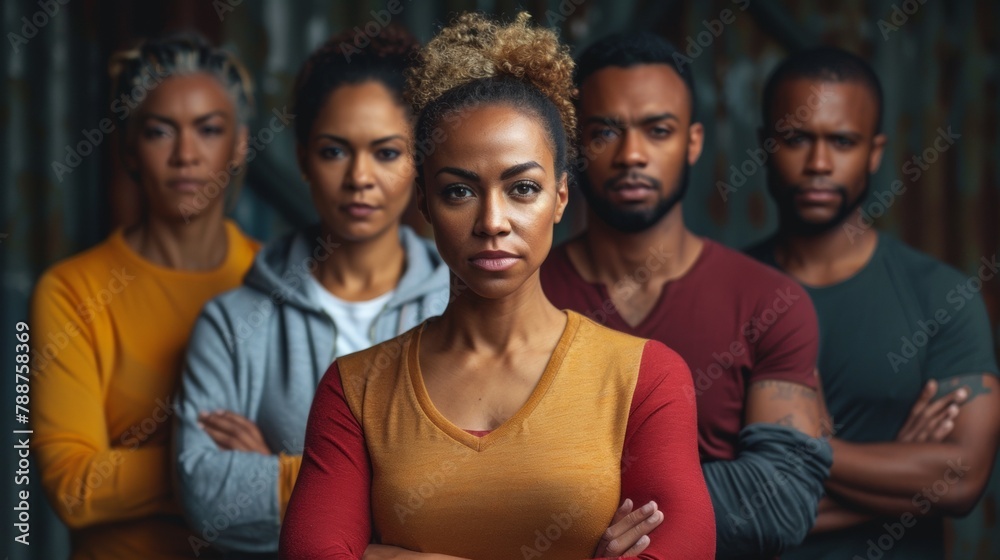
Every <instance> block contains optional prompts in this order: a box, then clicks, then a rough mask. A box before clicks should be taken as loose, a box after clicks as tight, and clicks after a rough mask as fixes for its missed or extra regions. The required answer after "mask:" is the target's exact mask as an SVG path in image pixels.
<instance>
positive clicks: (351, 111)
mask: <svg viewBox="0 0 1000 560" xmlns="http://www.w3.org/2000/svg"><path fill="white" fill-rule="evenodd" d="M356 39H365V41H359V40H356ZM367 39H368V38H367V37H360V38H359V37H355V36H354V35H353V34H352V35H343V36H338V37H334V38H331V39H330V40H329V41H327V43H326V44H324V45H323V46H321V47H320V48H319V49H318V50H317V51H315V52H314V53H313V54H312V55H311V56H310V58H309V59H308V60H307V61H306V63H305V65H304V66H303V68H302V70H301V71H300V73H299V76H298V79H297V80H296V85H295V109H294V114H295V119H296V120H295V131H296V140H297V155H298V160H299V165H300V167H301V169H302V172H303V177H304V178H305V179H306V181H307V182H308V183H309V187H310V192H311V194H312V198H313V201H314V203H315V205H316V209H317V212H318V214H319V216H320V223H319V224H318V225H315V226H311V227H307V228H303V229H301V230H299V231H296V232H294V233H293V234H291V235H289V236H287V237H285V238H283V239H279V240H277V241H274V242H272V243H270V244H269V245H267V246H266V247H265V248H264V249H262V250H261V252H260V254H259V255H258V256H257V258H256V260H255V261H254V264H253V267H252V268H251V269H250V271H249V272H248V273H247V275H246V277H245V279H244V282H243V286H242V287H240V288H238V289H236V290H233V291H231V292H228V293H226V294H223V295H222V296H220V297H218V298H216V299H214V300H212V301H210V302H209V303H208V304H207V305H206V306H205V308H204V310H203V312H202V314H201V317H200V318H199V319H198V322H197V324H196V325H195V328H194V331H193V334H192V337H191V341H190V343H189V347H188V353H187V358H186V361H185V364H184V373H183V377H182V381H181V387H180V390H179V391H178V396H177V398H176V402H175V410H176V412H177V422H176V429H175V445H176V452H177V463H176V467H177V468H176V471H177V479H178V485H179V494H180V498H181V503H182V505H183V508H184V511H185V514H186V516H187V519H188V522H189V523H190V525H191V529H192V536H191V538H190V539H189V542H190V544H191V546H192V548H193V549H194V550H195V551H199V550H201V549H203V548H206V547H212V548H219V549H222V550H224V551H228V552H230V556H231V557H239V556H249V555H254V556H255V557H257V555H264V556H268V555H274V556H276V553H277V550H278V535H279V528H280V523H281V518H282V516H283V514H284V509H285V505H286V504H287V502H288V497H289V495H290V494H291V490H292V486H293V485H294V483H295V478H296V476H297V475H298V469H299V465H300V463H301V453H302V444H303V439H304V436H305V426H306V420H307V415H308V412H309V406H310V404H311V402H312V399H313V394H314V392H315V389H316V386H317V384H318V383H319V380H320V378H321V377H322V376H323V373H324V372H325V371H326V370H327V368H328V367H329V365H330V364H331V363H332V362H333V360H334V358H337V357H338V356H342V355H344V354H347V353H352V352H356V351H358V350H362V349H364V348H367V347H368V346H371V345H373V344H375V343H378V342H382V341H384V340H387V339H390V338H392V337H395V336H396V335H398V334H400V333H403V332H405V331H407V330H409V329H410V328H411V327H413V326H415V325H417V324H419V323H420V322H421V321H423V320H424V319H426V318H427V317H430V316H433V315H438V314H440V312H441V311H442V310H444V308H445V307H446V305H447V300H448V278H449V272H448V267H447V265H445V264H444V262H443V261H442V260H441V258H440V257H439V256H438V254H437V251H436V249H435V247H434V244H433V243H432V242H430V241H428V240H425V239H422V238H420V237H418V236H417V235H416V234H415V233H414V232H413V231H412V230H411V229H410V228H408V227H406V226H403V225H401V223H400V222H401V218H402V215H403V212H404V210H405V209H406V207H407V205H408V203H409V200H410V195H411V191H412V188H413V182H414V173H415V166H414V158H413V154H412V151H411V143H412V130H411V115H410V114H409V112H408V110H407V108H406V106H405V104H404V103H403V102H402V98H401V95H402V89H403V81H404V71H405V70H406V67H407V65H408V63H409V61H410V60H411V58H412V56H411V55H412V51H413V50H415V48H416V42H415V41H413V40H412V38H411V37H410V36H409V35H408V34H407V33H406V32H404V31H402V30H400V29H397V28H395V27H394V26H390V28H387V29H386V30H383V32H382V33H381V34H380V35H379V37H377V38H374V39H371V41H370V42H367Z"/></svg>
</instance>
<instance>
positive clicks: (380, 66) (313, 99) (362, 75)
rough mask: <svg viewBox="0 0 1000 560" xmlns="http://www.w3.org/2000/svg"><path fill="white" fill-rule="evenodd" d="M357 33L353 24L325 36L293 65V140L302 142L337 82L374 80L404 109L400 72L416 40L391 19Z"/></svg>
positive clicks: (412, 55)
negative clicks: (372, 29) (298, 67)
mask: <svg viewBox="0 0 1000 560" xmlns="http://www.w3.org/2000/svg"><path fill="white" fill-rule="evenodd" d="M360 39H362V37H361V36H360V35H359V34H358V32H357V31H353V30H351V31H345V32H343V33H340V34H337V35H334V36H333V37H330V38H329V39H327V41H326V42H325V43H323V44H322V45H320V47H319V48H317V49H316V50H315V51H313V53H312V54H310V55H309V58H308V59H306V61H305V63H304V64H303V65H302V69H301V70H299V74H298V76H297V77H296V79H295V87H294V89H293V92H294V93H293V96H294V101H293V104H294V107H295V108H294V109H293V111H294V113H295V139H296V141H298V142H299V144H302V145H305V144H306V143H308V140H309V132H310V131H311V130H312V126H313V124H314V123H315V121H316V117H317V115H318V114H319V112H320V110H321V109H322V108H323V104H324V103H325V102H326V100H327V98H328V97H329V96H330V93H331V92H333V91H334V90H335V89H337V88H339V87H340V86H344V85H350V84H360V83H363V82H368V81H375V82H378V83H380V84H382V85H383V86H385V88H386V89H387V90H389V92H390V93H392V94H393V95H394V96H395V97H396V99H397V100H398V101H399V103H400V105H401V106H403V107H404V108H406V109H407V110H409V105H408V104H407V103H406V102H405V101H404V100H403V89H404V86H405V85H406V84H405V82H406V78H405V73H406V70H407V69H408V68H409V67H410V65H411V64H412V63H413V62H414V61H415V57H416V52H417V49H418V48H419V47H420V43H419V42H417V40H416V38H414V37H413V35H412V34H411V33H410V32H409V31H407V30H406V29H405V28H404V27H402V26H400V25H397V24H396V23H392V24H389V25H388V26H386V27H385V28H383V29H382V30H381V31H380V32H379V34H378V35H376V36H375V37H367V36H365V37H364V38H363V39H364V40H360Z"/></svg>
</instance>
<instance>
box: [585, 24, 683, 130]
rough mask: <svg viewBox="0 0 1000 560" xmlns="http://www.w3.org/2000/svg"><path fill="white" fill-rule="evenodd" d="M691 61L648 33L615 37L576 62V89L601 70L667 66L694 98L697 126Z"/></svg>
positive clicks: (654, 35)
mask: <svg viewBox="0 0 1000 560" xmlns="http://www.w3.org/2000/svg"><path fill="white" fill-rule="evenodd" d="M690 63H691V59H690V58H688V57H687V56H685V55H684V54H683V53H682V52H680V51H678V50H677V48H676V47H674V45H673V44H672V43H671V42H670V41H667V40H666V39H664V38H663V37H660V36H659V35H656V34H653V33H650V32H648V31H640V32H638V33H629V34H624V33H616V34H614V35H609V36H607V37H604V38H603V39H600V40H599V41H597V42H596V43H594V44H592V45H590V46H589V47H587V48H586V49H584V51H583V52H582V53H580V55H579V56H578V57H577V59H576V72H575V73H574V74H573V81H574V83H575V84H576V87H577V89H579V88H581V87H582V86H583V82H584V81H586V80H587V78H589V77H590V76H591V74H594V73H595V72H597V71H598V70H602V69H604V68H607V67H609V66H615V67H619V68H629V67H631V66H636V65H638V64H666V65H667V66H669V67H671V68H673V69H674V71H675V72H677V74H678V75H679V76H680V77H681V79H682V80H684V85H686V86H687V88H688V93H689V94H691V122H695V121H696V120H697V119H695V107H696V105H695V95H694V76H693V75H692V74H691V64H690Z"/></svg>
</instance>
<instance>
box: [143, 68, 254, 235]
mask: <svg viewBox="0 0 1000 560" xmlns="http://www.w3.org/2000/svg"><path fill="white" fill-rule="evenodd" d="M134 119H135V122H133V123H132V125H131V126H132V128H131V129H130V130H129V134H130V136H129V142H130V145H129V150H128V152H127V154H126V163H127V165H128V167H129V168H130V169H131V170H132V171H133V172H134V174H135V175H136V176H138V179H139V183H140V187H141V188H142V190H143V193H144V195H145V197H146V200H147V201H148V204H149V211H150V213H151V214H153V215H155V216H159V217H163V218H166V219H169V220H172V221H173V220H180V219H183V220H184V221H185V222H187V221H189V220H191V219H192V218H193V217H195V216H198V215H204V214H206V213H208V212H209V211H210V210H213V209H214V210H221V208H222V206H223V202H224V200H225V196H224V193H225V189H226V186H227V185H228V184H229V182H230V180H231V179H232V176H233V174H234V172H238V170H239V167H240V166H241V165H242V164H243V158H244V156H245V154H246V147H247V136H246V127H245V126H243V125H241V124H240V123H239V121H238V119H237V115H236V107H235V105H234V103H233V100H232V98H231V97H230V96H229V94H228V93H227V92H226V89H225V88H224V87H223V85H222V84H221V83H220V82H219V80H218V79H216V78H215V77H213V76H211V75H209V74H204V73H198V74H190V75H183V76H173V77H170V78H167V79H165V80H164V81H163V82H161V83H160V84H159V85H158V86H156V87H155V88H153V89H152V90H150V92H149V94H148V96H147V97H146V100H145V101H144V102H143V103H142V105H140V107H139V110H138V112H137V114H136V115H135V117H134Z"/></svg>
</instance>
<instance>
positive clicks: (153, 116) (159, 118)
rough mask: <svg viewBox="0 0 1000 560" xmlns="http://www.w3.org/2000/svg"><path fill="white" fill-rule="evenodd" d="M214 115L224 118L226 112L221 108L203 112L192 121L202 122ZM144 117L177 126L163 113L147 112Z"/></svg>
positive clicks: (175, 122)
mask: <svg viewBox="0 0 1000 560" xmlns="http://www.w3.org/2000/svg"><path fill="white" fill-rule="evenodd" d="M216 116H218V117H222V118H225V117H226V112H225V111H222V110H221V109H220V110H218V111H212V112H211V113H206V114H204V115H202V116H200V117H198V118H196V119H195V120H194V122H195V124H201V123H203V122H205V121H207V120H209V119H211V118H212V117H216ZM146 119H153V120H157V121H163V122H165V123H167V124H169V125H170V126H173V127H176V126H177V121H175V120H174V119H171V118H170V117H165V116H163V115H157V114H156V113H149V114H147V115H146Z"/></svg>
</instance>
